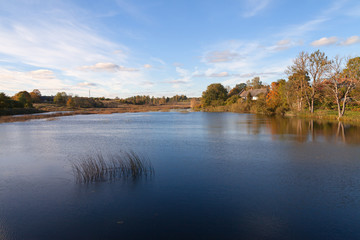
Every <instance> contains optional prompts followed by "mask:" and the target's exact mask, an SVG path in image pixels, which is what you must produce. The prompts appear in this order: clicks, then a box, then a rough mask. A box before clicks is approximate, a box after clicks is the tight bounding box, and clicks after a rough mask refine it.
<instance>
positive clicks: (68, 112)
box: [0, 104, 190, 124]
mask: <svg viewBox="0 0 360 240" xmlns="http://www.w3.org/2000/svg"><path fill="white" fill-rule="evenodd" d="M172 109H190V104H169V105H130V104H124V105H121V106H119V107H117V108H81V109H70V108H63V107H60V108H58V109H56V107H55V108H54V106H51V109H48V110H46V109H35V110H34V109H33V110H34V112H32V113H29V114H26V113H25V114H24V113H21V114H17V115H15V114H14V115H6V116H0V124H1V123H10V122H25V121H29V120H34V119H49V120H54V118H57V117H65V116H73V115H89V114H113V113H136V112H158V111H163V112H167V111H170V110H172ZM29 112H30V111H29ZM50 112H53V113H50Z"/></svg>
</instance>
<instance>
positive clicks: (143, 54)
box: [0, 0, 360, 98]
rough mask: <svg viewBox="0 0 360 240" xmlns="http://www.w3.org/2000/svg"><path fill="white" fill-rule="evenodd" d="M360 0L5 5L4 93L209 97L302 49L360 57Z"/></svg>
mask: <svg viewBox="0 0 360 240" xmlns="http://www.w3.org/2000/svg"><path fill="white" fill-rule="evenodd" d="M359 24H360V2H359V1H358V0H337V1H331V0H328V1H325V0H317V1H310V0H304V1H286V0H223V1H213V0H193V1H187V0H183V1H173V0H151V1H149V0H132V1H130V0H105V1H95V0H94V1H80V0H79V1H66V0H64V1H51V0H50V1H40V0H31V1H30V0H20V1H17V0H12V1H0V92H5V93H7V94H8V95H13V94H15V93H16V92H18V91H20V90H27V91H32V90H33V89H40V91H41V92H42V94H43V95H54V94H56V92H58V91H65V92H67V93H71V94H74V95H75V94H76V95H80V96H87V95H88V92H89V89H90V90H91V95H92V96H105V97H116V96H118V97H121V98H122V97H128V96H133V95H151V96H157V97H158V96H172V95H175V94H186V95H187V96H189V97H194V96H201V93H202V91H204V90H205V89H206V87H207V86H208V85H209V84H211V83H222V84H223V85H225V86H230V87H233V86H235V84H237V83H242V82H246V80H248V79H251V78H253V77H255V76H259V77H260V78H261V80H262V81H263V82H265V83H271V82H272V81H276V80H277V79H280V78H285V77H286V75H285V73H284V70H285V69H286V67H287V66H289V65H290V64H291V62H292V59H294V58H295V57H296V55H297V54H298V53H299V52H301V51H308V52H313V51H316V50H317V49H320V50H321V51H324V52H325V53H326V54H327V55H328V56H329V57H334V56H335V55H340V56H352V57H355V56H359V55H360V30H359V29H360V28H359Z"/></svg>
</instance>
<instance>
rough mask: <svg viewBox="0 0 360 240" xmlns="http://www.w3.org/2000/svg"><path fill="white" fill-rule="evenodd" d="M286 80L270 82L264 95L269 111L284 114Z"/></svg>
mask: <svg viewBox="0 0 360 240" xmlns="http://www.w3.org/2000/svg"><path fill="white" fill-rule="evenodd" d="M285 87H286V81H285V80H284V79H280V80H278V81H277V82H273V83H271V86H270V89H271V90H270V92H269V93H268V95H267V96H266V106H267V107H268V109H269V110H270V111H271V112H274V113H275V112H276V113H279V114H284V113H285V111H286V110H287V108H288V107H287V91H286V89H285Z"/></svg>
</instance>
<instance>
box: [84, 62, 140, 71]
mask: <svg viewBox="0 0 360 240" xmlns="http://www.w3.org/2000/svg"><path fill="white" fill-rule="evenodd" d="M79 69H80V70H85V71H105V72H117V71H124V72H136V71H139V70H138V69H136V68H126V67H124V66H119V65H117V64H114V63H102V62H99V63H96V64H94V65H90V66H81V67H80V68H79Z"/></svg>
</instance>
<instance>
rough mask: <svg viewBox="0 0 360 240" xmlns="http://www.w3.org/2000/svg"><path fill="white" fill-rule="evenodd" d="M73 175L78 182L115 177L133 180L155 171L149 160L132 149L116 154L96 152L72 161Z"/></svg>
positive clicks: (105, 179) (100, 180) (112, 178)
mask: <svg viewBox="0 0 360 240" xmlns="http://www.w3.org/2000/svg"><path fill="white" fill-rule="evenodd" d="M72 168H73V172H74V176H75V179H76V181H77V182H79V183H91V182H104V181H114V180H117V179H121V178H123V179H127V178H129V177H131V178H132V179H133V180H135V179H138V178H140V177H142V176H145V177H148V176H150V177H151V176H153V175H154V173H155V171H154V168H153V167H152V165H151V162H150V161H149V160H148V159H146V158H144V157H140V156H139V155H137V154H136V153H134V152H133V151H130V152H123V153H120V154H116V155H107V157H104V156H103V154H102V153H96V154H93V155H89V156H87V157H83V158H80V159H78V160H77V161H74V162H73V163H72Z"/></svg>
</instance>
